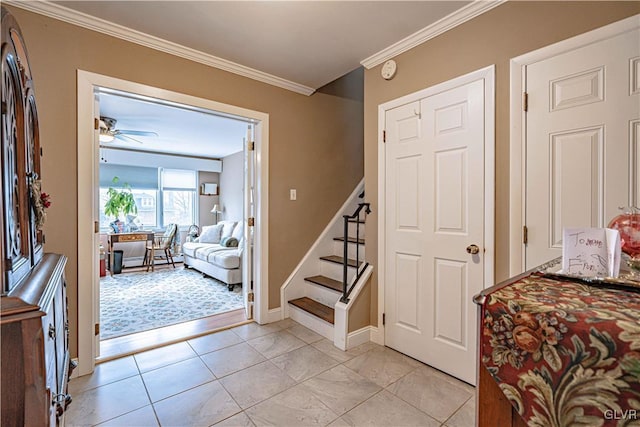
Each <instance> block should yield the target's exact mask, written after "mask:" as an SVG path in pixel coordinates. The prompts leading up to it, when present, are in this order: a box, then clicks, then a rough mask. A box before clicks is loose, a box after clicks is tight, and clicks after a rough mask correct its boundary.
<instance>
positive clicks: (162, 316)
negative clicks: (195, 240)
mask: <svg viewBox="0 0 640 427" xmlns="http://www.w3.org/2000/svg"><path fill="white" fill-rule="evenodd" d="M242 307H243V301H242V288H241V287H240V286H235V287H234V290H233V291H231V292H230V291H229V290H228V289H227V285H226V284H225V283H223V282H220V281H218V280H216V279H213V278H210V277H202V274H200V273H199V272H197V271H195V270H191V269H189V270H187V269H185V268H181V267H178V268H175V269H173V268H170V269H167V270H160V271H155V272H153V273H151V272H150V273H147V272H132V273H123V274H116V275H114V276H113V277H110V276H108V275H107V276H106V277H102V278H100V339H101V340H104V339H108V338H115V337H119V336H122V335H128V334H132V333H136V332H142V331H147V330H149V329H155V328H159V327H163V326H168V325H174V324H176V323H182V322H187V321H189V320H195V319H200V318H202V317H207V316H211V315H212V314H217V313H224V312H226V311H231V310H235V309H238V308H242Z"/></svg>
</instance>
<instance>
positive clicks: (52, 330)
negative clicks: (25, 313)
mask: <svg viewBox="0 0 640 427" xmlns="http://www.w3.org/2000/svg"><path fill="white" fill-rule="evenodd" d="M49 338H51V339H52V340H55V339H56V328H55V327H54V326H53V325H52V324H49Z"/></svg>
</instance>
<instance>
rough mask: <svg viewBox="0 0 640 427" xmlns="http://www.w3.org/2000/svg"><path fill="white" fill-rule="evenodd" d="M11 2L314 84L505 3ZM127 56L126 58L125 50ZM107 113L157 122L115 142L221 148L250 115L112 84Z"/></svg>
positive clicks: (203, 58) (300, 88)
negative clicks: (139, 96) (170, 102)
mask: <svg viewBox="0 0 640 427" xmlns="http://www.w3.org/2000/svg"><path fill="white" fill-rule="evenodd" d="M5 1H6V3H8V4H11V5H14V6H17V7H22V8H25V9H28V10H32V11H34V12H36V13H42V14H45V15H48V16H51V17H54V18H57V19H61V20H63V21H66V22H71V23H73V24H76V25H80V26H84V27H86V28H90V29H94V30H96V31H101V32H103V33H106V34H110V35H113V36H115V37H121V38H124V39H126V40H130V41H133V42H134V43H139V44H142V45H145V46H150V47H152V48H155V49H158V50H163V51H166V52H168V53H172V54H175V55H178V56H183V57H185V58H188V59H192V60H195V61H199V62H202V63H205V64H208V65H211V66H214V67H218V68H221V69H224V70H227V71H231V72H234V73H236V74H240V75H245V76H247V77H250V78H255V79H256V80H260V81H264V82H267V83H270V84H274V85H276V86H280V87H284V88H287V89H290V90H293V91H296V92H299V93H304V94H307V95H308V94H310V93H312V92H313V91H314V90H315V89H318V88H320V87H322V86H324V85H325V84H327V83H330V82H332V81H333V80H335V79H337V78H339V77H341V76H343V75H344V74H346V73H348V72H350V71H352V70H354V69H356V68H358V67H359V66H360V64H364V65H365V66H366V67H372V66H374V65H376V64H378V63H380V62H382V61H383V60H385V59H387V58H390V57H392V56H394V55H397V54H398V53H400V52H402V51H404V50H407V49H410V48H411V47H413V46H415V45H416V44H418V43H421V42H423V41H424V40H426V39H428V38H431V37H435V36H437V35H438V34H440V33H442V32H444V31H446V30H448V29H449V28H452V27H454V26H455V25H458V24H459V23H461V22H464V20H467V19H471V18H473V17H474V16H477V15H478V14H480V13H483V12H484V11H486V10H489V9H490V8H493V7H495V6H497V5H498V4H500V3H501V2H502V1H504V0H490V1H475V2H471V1H453V0H446V1H432V0H429V1H326V0H324V1H212V0H209V1H206V0H205V1H202V0H200V1H165V0H158V1H153V0H151V1H149V0H146V1H130V0H127V1H115V0H109V1H103V0H92V1H26V0H5ZM121 60H122V59H121ZM101 115H103V116H109V117H112V118H115V119H116V120H117V124H116V129H125V130H128V129H132V130H141V131H152V132H156V133H158V137H143V136H135V138H136V139H139V140H140V141H142V142H143V143H142V144H139V143H137V142H133V141H130V140H128V141H121V140H118V139H117V140H116V141H114V142H113V143H110V146H112V147H121V148H131V149H137V150H149V151H156V152H167V153H182V154H188V155H192V156H198V157H209V158H222V157H225V156H226V155H229V154H231V153H234V152H237V151H240V150H241V149H242V138H243V137H244V135H245V130H246V123H243V122H239V121H233V120H228V119H222V118H220V117H216V116H214V115H211V114H205V113H197V112H192V111H188V110H185V109H179V108H178V109H176V108H170V107H168V106H166V105H161V104H157V103H153V102H143V101H140V100H136V99H132V98H130V97H126V96H125V97H123V96H116V95H114V94H104V93H103V94H102V95H101Z"/></svg>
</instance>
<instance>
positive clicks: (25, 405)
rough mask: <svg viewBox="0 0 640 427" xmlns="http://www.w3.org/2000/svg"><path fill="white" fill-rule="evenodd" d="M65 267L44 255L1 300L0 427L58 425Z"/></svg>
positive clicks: (63, 391) (65, 357)
mask: <svg viewBox="0 0 640 427" xmlns="http://www.w3.org/2000/svg"><path fill="white" fill-rule="evenodd" d="M66 262H67V259H66V257H64V256H62V255H57V254H46V255H45V256H44V258H43V259H42V260H41V261H40V262H39V263H38V265H37V266H36V267H35V268H33V269H32V270H31V272H30V273H29V274H28V275H27V276H26V277H25V280H24V281H23V282H21V283H20V284H19V285H18V286H16V287H15V288H14V289H13V290H12V291H11V292H10V293H9V294H7V295H4V296H2V308H1V311H0V328H1V329H0V335H1V336H2V342H1V353H0V355H1V359H2V360H1V361H0V369H1V383H2V401H1V405H2V415H1V422H0V425H2V426H3V427H4V426H46V425H51V426H55V425H56V424H60V425H62V422H61V421H62V417H63V415H64V410H65V409H66V406H67V405H68V404H69V403H70V401H71V398H70V397H69V396H68V394H67V382H68V377H69V374H70V372H69V366H70V360H69V350H68V349H69V322H68V317H67V294H66V282H65V277H64V267H65V265H66Z"/></svg>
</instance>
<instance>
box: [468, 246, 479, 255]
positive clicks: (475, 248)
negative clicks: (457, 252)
mask: <svg viewBox="0 0 640 427" xmlns="http://www.w3.org/2000/svg"><path fill="white" fill-rule="evenodd" d="M478 252H480V248H479V247H478V246H477V245H469V246H467V253H470V254H471V255H475V254H477V253H478Z"/></svg>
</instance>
